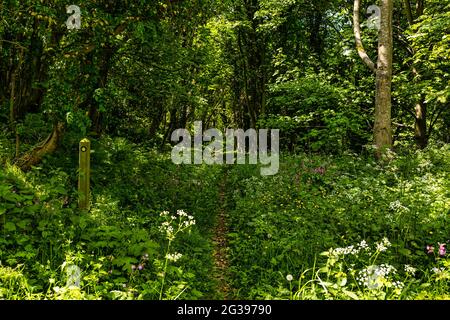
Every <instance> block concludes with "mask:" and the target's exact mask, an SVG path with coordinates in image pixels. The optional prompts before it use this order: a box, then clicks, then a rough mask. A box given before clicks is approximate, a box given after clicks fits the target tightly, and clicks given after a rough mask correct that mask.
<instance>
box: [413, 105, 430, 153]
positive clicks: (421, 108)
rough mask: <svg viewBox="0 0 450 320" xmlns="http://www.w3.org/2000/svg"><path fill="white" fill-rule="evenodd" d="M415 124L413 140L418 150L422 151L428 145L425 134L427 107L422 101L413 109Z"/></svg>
mask: <svg viewBox="0 0 450 320" xmlns="http://www.w3.org/2000/svg"><path fill="white" fill-rule="evenodd" d="M415 115H416V123H415V126H414V129H415V139H416V144H417V146H418V147H419V148H421V149H424V148H425V147H426V146H427V145H428V133H427V107H426V105H425V102H424V101H423V99H422V100H421V101H420V102H418V103H417V104H416V108H415Z"/></svg>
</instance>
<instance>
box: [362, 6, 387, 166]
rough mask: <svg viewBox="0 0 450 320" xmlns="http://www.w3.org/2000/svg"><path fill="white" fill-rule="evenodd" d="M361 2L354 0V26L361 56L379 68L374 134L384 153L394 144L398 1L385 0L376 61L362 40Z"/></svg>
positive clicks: (373, 66) (370, 66) (371, 67)
mask: <svg viewBox="0 0 450 320" xmlns="http://www.w3.org/2000/svg"><path fill="white" fill-rule="evenodd" d="M360 4H361V1H360V0H354V8H353V28H354V33H355V41H356V48H357V50H358V54H359V56H360V57H361V59H362V60H363V62H364V63H365V64H366V65H367V66H368V67H369V69H371V70H372V71H375V72H376V93H375V124H374V130H373V135H374V143H375V145H376V148H377V151H376V156H377V157H381V155H382V153H383V151H384V149H386V148H391V147H392V126H391V112H392V111H391V110H392V56H393V42H394V40H393V32H392V29H393V27H392V16H393V11H394V3H393V0H381V23H380V32H379V42H378V61H377V64H376V65H375V63H374V62H373V61H372V60H371V59H370V58H369V56H368V55H367V53H366V51H365V50H364V46H363V44H362V40H361V28H360V23H359V11H360Z"/></svg>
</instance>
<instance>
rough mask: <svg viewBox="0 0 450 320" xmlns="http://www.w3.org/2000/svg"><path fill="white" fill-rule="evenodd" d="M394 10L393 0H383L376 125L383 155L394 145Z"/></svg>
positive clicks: (377, 138) (375, 130) (375, 134)
mask: <svg viewBox="0 0 450 320" xmlns="http://www.w3.org/2000/svg"><path fill="white" fill-rule="evenodd" d="M393 10H394V4H393V0H382V1H381V29H380V35H379V37H380V38H379V44H378V62H377V76H376V78H377V79H376V94H375V125H374V139H375V145H376V147H377V155H378V156H380V155H381V153H382V152H383V150H384V149H385V148H391V147H392V127H391V109H392V56H393V34H392V16H393Z"/></svg>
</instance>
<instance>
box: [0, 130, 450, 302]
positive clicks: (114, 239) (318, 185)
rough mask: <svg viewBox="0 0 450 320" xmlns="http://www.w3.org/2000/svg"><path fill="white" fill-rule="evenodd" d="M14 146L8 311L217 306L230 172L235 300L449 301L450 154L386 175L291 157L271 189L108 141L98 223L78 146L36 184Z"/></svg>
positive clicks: (6, 221) (2, 290)
mask: <svg viewBox="0 0 450 320" xmlns="http://www.w3.org/2000/svg"><path fill="white" fill-rule="evenodd" d="M2 145H3V147H2V148H3V149H2V150H3V151H2V159H1V161H2V163H3V166H2V169H1V170H0V199H1V201H0V232H1V236H0V263H1V264H0V298H2V299H69V298H76V299H213V298H217V297H218V296H220V293H219V292H216V290H217V284H216V283H215V280H214V276H213V271H212V270H213V265H214V263H213V254H212V252H213V244H212V241H211V237H212V233H213V230H214V226H215V223H216V217H217V213H218V210H219V209H220V207H221V205H222V204H220V203H219V189H220V188H219V187H220V185H221V184H222V183H223V181H224V180H223V177H224V174H225V171H227V179H226V181H227V184H226V191H227V192H226V197H225V201H226V209H227V211H228V213H227V216H228V219H229V221H228V229H229V234H228V244H229V271H228V274H227V275H226V276H227V281H228V282H229V285H230V287H231V288H232V289H233V292H232V297H233V298H239V299H268V298H272V299H439V298H450V297H449V295H448V289H449V288H448V281H449V279H450V259H449V258H448V255H447V253H446V247H445V246H446V244H447V243H448V240H449V239H450V238H449V234H450V224H449V214H450V147H449V146H448V145H442V146H435V147H429V148H428V149H427V150H425V151H417V152H413V153H408V154H405V155H401V154H397V155H396V154H391V155H390V156H389V159H385V161H384V162H380V163H377V162H375V161H374V160H373V159H371V157H370V156H364V157H363V156H359V155H354V154H344V155H340V156H327V155H284V156H283V157H282V159H281V163H280V172H279V173H278V175H275V176H271V177H262V176H260V174H259V173H260V171H259V168H258V167H256V166H246V165H244V166H233V167H230V166H226V167H220V166H177V165H174V164H172V162H171V161H170V157H169V156H167V155H161V154H158V153H156V152H152V151H149V150H148V149H147V148H145V147H144V146H138V145H134V144H130V143H129V142H128V141H126V140H125V139H119V138H114V139H112V138H109V137H105V138H102V139H101V140H100V141H94V142H93V147H92V149H93V153H92V205H91V210H90V212H81V211H79V210H78V209H77V194H76V184H77V183H76V181H77V180H76V179H77V170H76V166H77V163H76V159H75V157H73V156H71V151H73V152H75V153H74V154H76V146H74V150H61V151H60V152H59V153H56V154H55V155H54V156H53V157H52V158H51V159H49V160H51V161H45V162H44V163H43V164H42V166H40V167H36V168H34V169H33V170H32V171H31V172H29V173H26V174H24V173H22V172H21V171H19V170H18V169H17V168H15V167H14V166H12V165H10V164H9V163H8V161H7V160H6V154H7V152H6V151H5V150H7V148H6V145H7V144H6V142H4V141H2ZM43 168H45V170H44V169H43Z"/></svg>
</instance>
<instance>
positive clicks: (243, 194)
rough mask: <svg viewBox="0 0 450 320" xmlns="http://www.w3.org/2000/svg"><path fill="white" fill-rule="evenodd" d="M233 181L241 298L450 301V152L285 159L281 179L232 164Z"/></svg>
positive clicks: (234, 272)
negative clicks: (376, 157) (377, 158)
mask: <svg viewBox="0 0 450 320" xmlns="http://www.w3.org/2000/svg"><path fill="white" fill-rule="evenodd" d="M229 181H230V186H229V188H230V193H229V195H230V197H231V201H229V202H230V203H232V204H233V205H232V207H230V228H231V229H232V230H231V233H230V234H229V237H230V245H231V265H232V269H231V270H230V277H231V279H233V280H232V281H233V286H234V287H235V288H236V289H237V290H236V292H235V295H236V297H238V298H298V299H364V298H366V299H380V298H381V299H384V298H390V299H391V298H392V299H397V298H402V299H410V298H419V299H420V298H449V297H450V296H449V295H448V280H449V279H450V260H449V259H448V255H447V253H446V244H448V240H449V239H450V237H449V235H450V225H449V218H450V217H449V214H450V148H449V146H448V145H447V146H441V147H435V148H429V149H428V150H426V151H417V152H415V153H413V154H409V155H407V156H406V155H405V156H401V155H394V154H392V155H390V156H389V159H386V161H385V162H382V163H376V162H375V161H373V160H371V159H370V158H369V159H367V158H362V157H360V156H358V155H352V154H348V155H343V156H339V157H336V156H307V155H299V156H286V157H284V159H283V160H282V161H281V168H280V173H279V174H278V175H277V176H273V177H260V176H258V175H257V171H256V170H255V168H251V167H245V166H236V167H234V168H233V170H232V172H231V175H230V177H229ZM427 246H428V247H427ZM386 270H387V271H386Z"/></svg>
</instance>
